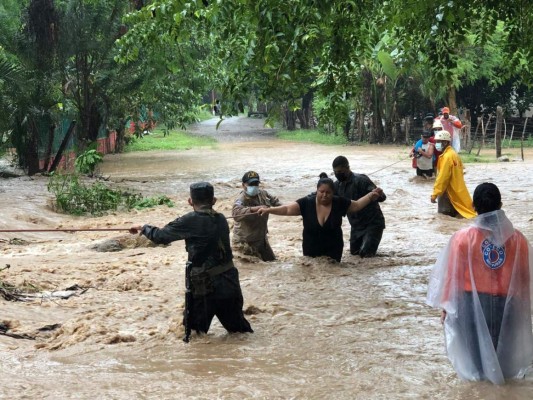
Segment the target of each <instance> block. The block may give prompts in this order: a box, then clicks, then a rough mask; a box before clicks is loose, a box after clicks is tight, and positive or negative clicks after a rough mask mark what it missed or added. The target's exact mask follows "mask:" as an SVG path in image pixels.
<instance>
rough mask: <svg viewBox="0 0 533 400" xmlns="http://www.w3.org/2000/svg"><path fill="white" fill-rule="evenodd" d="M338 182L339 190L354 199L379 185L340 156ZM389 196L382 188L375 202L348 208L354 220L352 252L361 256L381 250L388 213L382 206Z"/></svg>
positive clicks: (336, 164)
mask: <svg viewBox="0 0 533 400" xmlns="http://www.w3.org/2000/svg"><path fill="white" fill-rule="evenodd" d="M332 166H333V172H334V173H335V177H336V178H337V181H336V182H335V194H336V195H337V196H340V197H344V198H347V199H350V200H359V199H361V198H363V197H364V196H366V195H368V194H369V193H372V192H373V191H374V189H376V185H375V184H374V182H372V181H371V180H370V178H369V177H368V176H366V175H363V174H355V173H353V172H352V171H351V169H350V164H349V163H348V159H347V158H346V157H344V156H338V157H336V158H335V159H334V160H333V163H332ZM386 199H387V196H385V193H383V191H382V190H381V189H380V190H379V196H378V197H377V199H376V200H377V201H375V202H372V203H370V204H369V205H368V207H365V208H364V209H361V210H357V211H350V212H348V221H349V222H350V226H351V231H350V253H351V254H354V255H355V254H359V256H360V257H374V256H375V255H376V253H377V250H378V247H379V244H380V243H381V237H382V236H383V230H384V229H385V217H384V216H383V213H382V212H381V208H380V206H379V203H380V202H383V201H385V200H386Z"/></svg>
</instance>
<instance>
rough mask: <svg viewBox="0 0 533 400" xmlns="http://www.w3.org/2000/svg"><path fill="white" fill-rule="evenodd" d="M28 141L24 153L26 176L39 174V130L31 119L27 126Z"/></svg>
mask: <svg viewBox="0 0 533 400" xmlns="http://www.w3.org/2000/svg"><path fill="white" fill-rule="evenodd" d="M28 128H29V130H30V132H29V134H30V138H29V139H30V140H29V142H28V150H27V152H26V162H27V165H28V175H30V176H31V175H35V174H36V173H37V172H39V170H40V168H39V130H38V129H37V124H36V122H35V120H34V119H33V118H32V119H31V121H30V123H29V126H28Z"/></svg>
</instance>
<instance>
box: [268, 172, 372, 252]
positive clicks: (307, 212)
mask: <svg viewBox="0 0 533 400" xmlns="http://www.w3.org/2000/svg"><path fill="white" fill-rule="evenodd" d="M316 190H317V191H316V194H315V195H312V194H311V195H307V196H305V197H302V198H301V199H298V200H296V201H295V202H293V203H289V204H287V205H283V206H278V207H271V208H261V209H260V210H259V213H260V214H261V215H265V214H274V215H287V216H296V215H301V216H302V219H303V226H304V229H303V241H302V250H303V255H304V256H309V257H321V256H327V257H330V258H332V259H334V260H336V261H340V260H341V258H342V252H343V248H344V240H343V237H342V217H343V216H345V215H346V213H354V212H357V211H360V210H362V209H363V208H365V207H367V206H368V205H369V204H372V203H373V202H374V201H376V200H377V199H378V198H379V197H380V196H381V195H382V194H383V192H382V191H381V189H379V188H375V189H374V190H372V191H371V192H369V193H367V194H366V195H365V196H363V197H361V198H360V199H358V200H357V201H353V200H349V199H346V198H344V197H338V196H334V194H333V193H334V190H335V185H334V183H333V180H331V179H330V178H321V179H320V180H319V181H318V184H317V186H316Z"/></svg>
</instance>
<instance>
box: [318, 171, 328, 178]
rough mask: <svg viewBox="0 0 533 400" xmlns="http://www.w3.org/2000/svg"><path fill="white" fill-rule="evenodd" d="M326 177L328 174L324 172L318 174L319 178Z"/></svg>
mask: <svg viewBox="0 0 533 400" xmlns="http://www.w3.org/2000/svg"><path fill="white" fill-rule="evenodd" d="M327 177H328V174H326V173H325V172H321V173H320V175H318V178H319V179H323V178H327Z"/></svg>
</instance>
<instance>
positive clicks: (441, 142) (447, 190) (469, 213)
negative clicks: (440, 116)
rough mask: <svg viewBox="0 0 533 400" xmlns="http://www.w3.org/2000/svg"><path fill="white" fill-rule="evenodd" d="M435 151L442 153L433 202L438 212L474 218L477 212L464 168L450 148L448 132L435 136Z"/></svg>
mask: <svg viewBox="0 0 533 400" xmlns="http://www.w3.org/2000/svg"><path fill="white" fill-rule="evenodd" d="M435 142H436V143H435V149H436V150H438V151H440V152H442V154H441V155H440V157H439V162H438V170H437V179H435V184H434V185H433V193H432V194H431V199H430V200H431V202H432V203H437V200H438V212H439V213H441V214H445V215H449V216H452V217H457V216H459V215H460V216H462V217H464V218H473V217H475V216H476V212H475V210H474V208H473V206H472V198H471V197H470V193H469V192H468V189H467V188H466V185H465V180H464V167H463V162H462V161H461V158H460V157H459V156H458V155H457V153H456V152H455V150H454V149H453V148H452V146H450V143H451V137H450V133H449V132H447V131H439V132H437V133H436V135H435Z"/></svg>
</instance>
